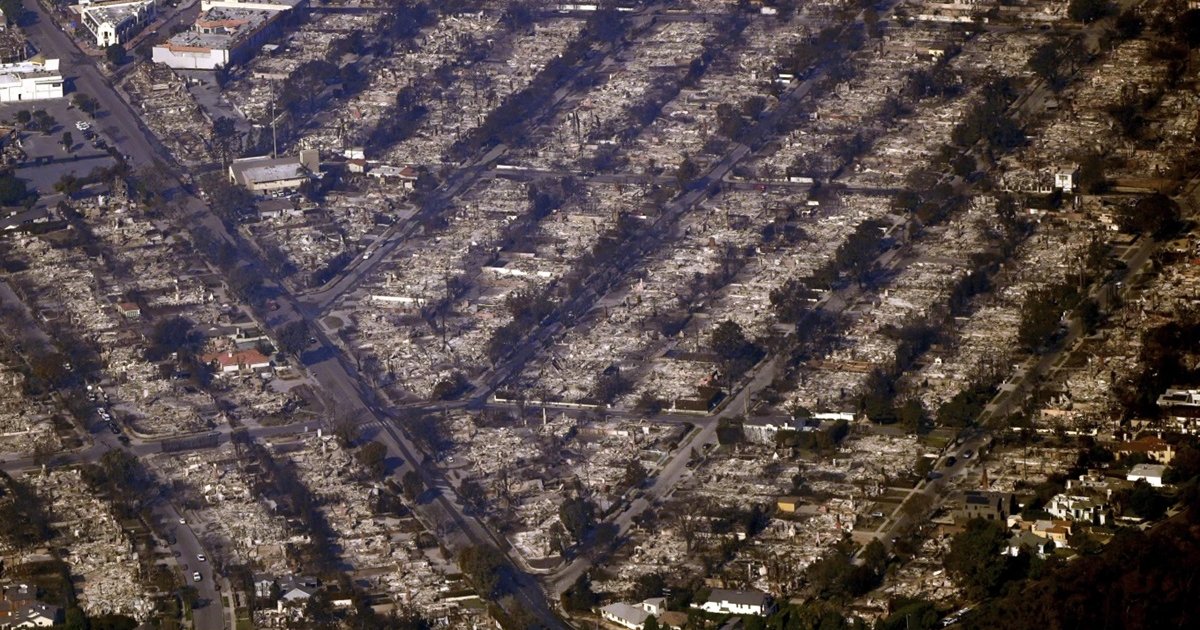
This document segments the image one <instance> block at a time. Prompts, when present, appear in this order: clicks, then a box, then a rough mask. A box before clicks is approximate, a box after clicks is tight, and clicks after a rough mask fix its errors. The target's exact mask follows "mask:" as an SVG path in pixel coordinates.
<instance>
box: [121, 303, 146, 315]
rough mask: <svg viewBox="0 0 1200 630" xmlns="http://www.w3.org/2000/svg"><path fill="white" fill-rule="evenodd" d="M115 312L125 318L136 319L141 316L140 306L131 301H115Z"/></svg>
mask: <svg viewBox="0 0 1200 630" xmlns="http://www.w3.org/2000/svg"><path fill="white" fill-rule="evenodd" d="M117 312H118V313H120V314H121V316H122V317H124V318H125V319H137V318H139V317H141V316H142V308H141V307H140V306H138V305H137V304H135V303H133V302H117Z"/></svg>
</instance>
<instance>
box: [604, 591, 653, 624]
mask: <svg viewBox="0 0 1200 630" xmlns="http://www.w3.org/2000/svg"><path fill="white" fill-rule="evenodd" d="M664 611H666V600H665V599H664V598H662V597H652V598H650V599H647V600H645V601H643V602H642V603H640V604H626V603H625V602H617V603H615V604H609V605H607V606H605V607H603V608H601V609H600V616H601V617H603V618H604V619H606V620H608V621H611V622H613V623H615V624H617V625H618V626H622V627H625V628H629V629H630V630H642V627H643V626H645V625H646V620H647V619H649V618H650V617H651V616H657V615H661V614H662V613H663V612H664Z"/></svg>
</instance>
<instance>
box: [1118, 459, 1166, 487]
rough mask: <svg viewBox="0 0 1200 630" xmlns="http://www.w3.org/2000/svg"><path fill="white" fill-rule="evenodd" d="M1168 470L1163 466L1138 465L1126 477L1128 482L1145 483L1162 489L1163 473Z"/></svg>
mask: <svg viewBox="0 0 1200 630" xmlns="http://www.w3.org/2000/svg"><path fill="white" fill-rule="evenodd" d="M1166 470H1167V467H1166V466H1163V465H1162V464H1138V465H1137V466H1134V467H1133V468H1132V469H1130V471H1129V474H1127V475H1125V479H1127V480H1128V481H1145V482H1146V483H1148V484H1150V485H1152V486H1154V487H1155V488H1161V487H1162V485H1163V473H1165V472H1166Z"/></svg>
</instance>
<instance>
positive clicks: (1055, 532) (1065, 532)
mask: <svg viewBox="0 0 1200 630" xmlns="http://www.w3.org/2000/svg"><path fill="white" fill-rule="evenodd" d="M1029 531H1031V532H1033V533H1034V534H1036V535H1038V536H1041V537H1043V538H1045V539H1047V540H1049V541H1050V542H1053V543H1054V546H1055V547H1062V548H1064V549H1066V548H1068V547H1070V546H1071V545H1070V543H1069V542H1068V541H1069V540H1070V538H1071V521H1065V520H1061V519H1055V520H1052V521H1048V520H1045V519H1041V520H1037V521H1034V523H1033V526H1032V527H1030V529H1029Z"/></svg>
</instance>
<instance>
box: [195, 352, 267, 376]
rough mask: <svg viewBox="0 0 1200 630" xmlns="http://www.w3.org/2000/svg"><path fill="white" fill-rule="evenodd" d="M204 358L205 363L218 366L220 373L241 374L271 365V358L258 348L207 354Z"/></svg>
mask: <svg viewBox="0 0 1200 630" xmlns="http://www.w3.org/2000/svg"><path fill="white" fill-rule="evenodd" d="M202 358H203V360H204V362H205V363H208V364H210V365H212V366H213V367H214V368H216V370H217V373H218V374H239V373H242V372H253V371H256V370H265V369H267V368H270V367H271V359H270V358H269V357H267V356H266V355H265V354H263V353H261V352H259V351H258V349H257V348H250V349H248V350H238V351H236V352H218V353H214V354H206V355H204V356H203V357H202Z"/></svg>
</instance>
